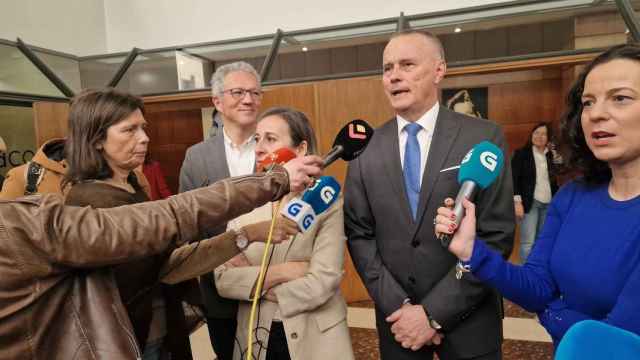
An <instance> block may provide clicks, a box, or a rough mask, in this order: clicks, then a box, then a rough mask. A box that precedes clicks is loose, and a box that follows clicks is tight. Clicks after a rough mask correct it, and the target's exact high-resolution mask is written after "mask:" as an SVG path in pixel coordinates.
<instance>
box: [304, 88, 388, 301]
mask: <svg viewBox="0 0 640 360" xmlns="http://www.w3.org/2000/svg"><path fill="white" fill-rule="evenodd" d="M316 87H317V94H318V95H317V96H318V105H319V106H318V118H319V122H318V123H317V124H316V126H317V127H316V130H318V132H319V133H320V134H322V136H321V138H320V139H319V141H320V148H321V149H322V152H323V153H326V152H327V151H328V150H329V149H330V148H331V145H332V144H333V140H334V138H335V135H336V134H337V133H338V131H339V130H340V129H341V128H342V127H343V126H344V125H345V124H346V123H347V122H349V121H350V120H352V119H355V118H360V119H364V120H366V121H368V122H369V123H370V124H371V125H372V126H374V127H377V126H380V125H381V124H382V123H384V122H385V121H386V120H388V119H389V118H390V117H391V116H392V115H393V111H392V109H391V107H390V106H389V105H388V101H387V99H386V97H385V95H384V93H383V92H382V84H381V82H380V78H379V77H372V78H361V79H345V80H333V81H324V82H319V83H318V84H317V85H316ZM346 170H347V164H346V163H345V162H344V161H342V160H338V161H336V162H335V163H334V164H333V165H331V166H330V167H329V168H328V169H327V170H326V171H325V173H326V174H327V175H332V176H335V177H336V178H337V179H338V181H340V182H341V183H342V184H344V178H345V175H346ZM344 263H345V266H344V267H345V275H344V278H343V280H342V283H341V285H340V287H341V290H342V293H343V295H344V297H345V299H346V300H347V302H354V301H363V300H368V299H369V294H368V293H367V290H366V288H365V287H364V285H363V284H362V281H361V280H360V277H359V275H358V273H357V271H356V269H355V267H354V265H353V262H352V261H351V257H350V256H349V255H348V251H346V255H345V262H344Z"/></svg>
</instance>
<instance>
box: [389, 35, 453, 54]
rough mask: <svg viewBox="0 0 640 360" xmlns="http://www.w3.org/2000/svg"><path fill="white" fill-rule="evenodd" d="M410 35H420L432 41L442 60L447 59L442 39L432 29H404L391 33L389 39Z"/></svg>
mask: <svg viewBox="0 0 640 360" xmlns="http://www.w3.org/2000/svg"><path fill="white" fill-rule="evenodd" d="M409 35H418V36H420V37H422V38H423V39H425V40H427V41H430V42H431V43H432V44H433V45H435V47H436V51H438V55H439V56H440V60H442V61H446V60H445V57H444V46H442V42H441V41H440V39H438V37H437V36H436V35H435V34H434V33H432V32H430V31H426V30H424V31H418V30H403V31H398V32H395V33H393V34H391V37H390V38H389V41H391V40H393V39H395V38H399V37H402V36H409Z"/></svg>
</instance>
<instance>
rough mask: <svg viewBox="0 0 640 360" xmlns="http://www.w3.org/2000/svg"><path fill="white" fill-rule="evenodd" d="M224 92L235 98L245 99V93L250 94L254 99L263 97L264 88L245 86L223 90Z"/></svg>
mask: <svg viewBox="0 0 640 360" xmlns="http://www.w3.org/2000/svg"><path fill="white" fill-rule="evenodd" d="M222 92H223V93H228V94H229V95H231V97H232V98H233V99H234V100H241V99H244V97H245V95H247V94H249V95H250V96H251V98H253V100H260V99H262V90H257V89H243V88H233V89H228V90H224V91H222Z"/></svg>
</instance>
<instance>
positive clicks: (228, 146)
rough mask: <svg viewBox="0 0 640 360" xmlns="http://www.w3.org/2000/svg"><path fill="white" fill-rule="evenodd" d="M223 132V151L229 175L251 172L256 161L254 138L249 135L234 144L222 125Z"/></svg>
mask: <svg viewBox="0 0 640 360" xmlns="http://www.w3.org/2000/svg"><path fill="white" fill-rule="evenodd" d="M222 132H223V134H224V152H225V155H226V157H227V165H228V166H229V175H231V176H232V177H233V176H242V175H248V174H251V173H252V172H253V169H254V168H255V163H256V153H255V150H256V139H255V137H253V136H250V137H249V138H248V139H247V140H246V141H245V142H244V143H243V144H240V145H239V146H237V145H235V144H234V143H233V141H231V138H230V137H229V135H227V131H226V130H225V129H224V126H223V127H222Z"/></svg>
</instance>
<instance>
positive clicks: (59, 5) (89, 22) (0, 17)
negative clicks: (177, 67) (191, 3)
mask: <svg viewBox="0 0 640 360" xmlns="http://www.w3.org/2000/svg"><path fill="white" fill-rule="evenodd" d="M107 1H108V0H107ZM118 3H125V2H124V1H123V2H120V1H119V2H118ZM176 3H177V2H176ZM16 37H20V38H21V39H22V40H23V41H24V42H25V43H27V44H30V45H36V46H40V47H44V48H47V49H53V50H58V51H62V52H66V53H70V54H73V55H92V54H103V53H105V52H107V46H106V35H105V9H104V0H53V1H51V0H4V1H2V3H1V5H0V39H7V40H11V41H15V39H16Z"/></svg>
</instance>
